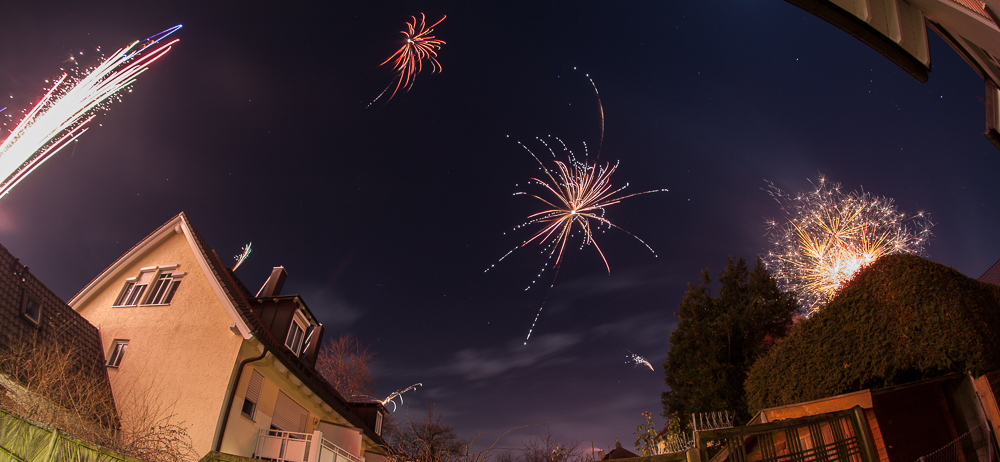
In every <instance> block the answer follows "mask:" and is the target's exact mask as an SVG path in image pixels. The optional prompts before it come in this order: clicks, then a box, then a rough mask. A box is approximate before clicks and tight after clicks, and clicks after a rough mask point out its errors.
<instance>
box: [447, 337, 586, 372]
mask: <svg viewBox="0 0 1000 462" xmlns="http://www.w3.org/2000/svg"><path fill="white" fill-rule="evenodd" d="M581 341H583V335H582V334H579V333H560V334H547V335H541V336H538V337H536V338H534V339H532V341H531V345H528V346H525V345H524V344H523V342H521V341H512V342H510V343H508V344H507V346H505V347H502V348H485V349H480V350H476V349H472V348H468V349H465V350H461V351H459V352H458V353H456V354H455V360H454V362H453V363H452V364H450V365H447V366H444V367H443V368H442V372H445V373H449V374H454V375H459V376H462V377H464V378H465V379H466V380H483V379H488V378H493V377H497V376H499V375H502V374H504V373H507V372H509V371H511V370H514V369H521V368H527V367H530V366H534V365H538V364H558V363H562V362H565V361H567V360H568V358H564V357H560V355H561V354H562V353H564V352H566V351H567V350H568V349H569V348H570V347H572V346H574V345H576V344H578V343H580V342H581Z"/></svg>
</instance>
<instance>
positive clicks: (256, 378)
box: [246, 371, 264, 404]
mask: <svg viewBox="0 0 1000 462" xmlns="http://www.w3.org/2000/svg"><path fill="white" fill-rule="evenodd" d="M263 387H264V376H262V375H260V372H257V371H253V372H252V373H251V374H250V383H249V384H247V393H246V399H248V400H250V401H252V402H253V403H254V404H257V403H258V402H259V401H258V400H259V399H260V389H261V388H263Z"/></svg>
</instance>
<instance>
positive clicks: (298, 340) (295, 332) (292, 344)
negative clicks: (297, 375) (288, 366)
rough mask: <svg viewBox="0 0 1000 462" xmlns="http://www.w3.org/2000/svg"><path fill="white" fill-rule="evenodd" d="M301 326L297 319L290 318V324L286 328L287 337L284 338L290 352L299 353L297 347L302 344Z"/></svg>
mask: <svg viewBox="0 0 1000 462" xmlns="http://www.w3.org/2000/svg"><path fill="white" fill-rule="evenodd" d="M302 332H303V331H302V326H300V325H299V321H298V320H292V326H291V327H289V328H288V337H287V338H286V339H285V346H286V347H288V349H289V350H292V353H295V354H299V347H300V346H302Z"/></svg>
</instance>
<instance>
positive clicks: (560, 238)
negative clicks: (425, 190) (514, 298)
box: [486, 137, 667, 342]
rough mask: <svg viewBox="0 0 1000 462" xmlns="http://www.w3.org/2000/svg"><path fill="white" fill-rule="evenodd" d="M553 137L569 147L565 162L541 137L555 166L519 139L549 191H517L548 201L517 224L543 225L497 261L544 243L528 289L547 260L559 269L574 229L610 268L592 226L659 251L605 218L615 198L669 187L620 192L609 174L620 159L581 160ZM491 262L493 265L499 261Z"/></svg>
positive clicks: (534, 180) (535, 180) (536, 181)
mask: <svg viewBox="0 0 1000 462" xmlns="http://www.w3.org/2000/svg"><path fill="white" fill-rule="evenodd" d="M552 138H553V139H555V140H556V141H557V142H558V143H559V145H561V146H562V150H563V151H564V152H565V153H566V157H567V160H566V161H565V162H563V161H561V160H558V159H557V156H556V153H555V150H553V149H552V146H550V145H549V143H546V142H545V140H543V139H541V138H537V139H538V141H540V142H541V143H542V145H544V146H545V148H546V149H547V150H548V151H549V153H550V154H552V157H553V159H554V160H553V162H554V164H555V168H551V169H550V168H548V167H546V166H545V163H543V162H542V160H541V159H539V158H538V156H537V155H535V153H534V152H532V151H531V149H529V148H528V147H527V146H525V145H524V144H522V143H520V142H519V143H518V145H520V146H521V147H523V148H524V149H525V150H526V151H528V153H529V154H530V155H531V157H532V158H534V159H535V161H536V162H538V165H539V167H540V169H541V170H542V172H544V176H541V177H535V178H531V183H533V184H536V185H538V186H541V187H542V188H543V189H544V190H545V191H546V192H547V193H548V194H547V195H548V196H551V197H549V198H545V197H542V196H539V195H536V194H530V193H526V192H519V193H515V194H516V195H522V194H523V195H529V196H531V197H534V198H535V199H538V200H539V201H541V202H542V203H543V204H545V206H546V207H547V208H545V209H544V210H542V211H540V212H537V213H534V214H531V215H529V216H528V218H527V221H526V222H524V223H522V224H521V225H519V226H517V227H515V230H516V229H520V228H523V227H527V226H531V225H535V224H540V225H542V229H541V230H540V231H538V232H537V233H535V234H534V235H533V236H532V237H530V238H528V239H527V240H525V241H524V242H522V243H521V244H520V245H518V246H517V247H515V248H513V249H511V250H510V251H509V252H507V254H505V255H504V256H503V257H501V258H500V260H499V261H497V263H499V262H500V261H503V259H505V258H507V257H508V256H509V255H510V254H511V253H513V252H514V251H515V250H517V249H519V248H522V247H525V246H527V245H528V244H530V243H532V242H535V243H536V244H539V245H541V246H542V247H543V250H542V252H543V253H545V254H547V256H548V260H549V261H547V262H546V263H545V264H544V265H542V268H541V270H539V272H538V275H537V276H536V278H535V280H533V281H532V282H531V284H529V285H528V287H526V288H525V289H524V290H528V289H530V288H531V287H532V285H534V284H535V283H536V282H537V281H538V279H539V278H540V277H541V276H542V274H543V273H544V272H545V270H546V269H547V268H548V266H549V262H550V261H551V260H552V259H553V258H554V259H555V261H554V262H553V263H552V267H553V268H554V269H555V270H556V271H558V268H559V266H560V264H561V263H562V261H563V254H564V252H565V251H566V245H567V243H568V242H569V240H570V238H571V237H572V236H573V235H574V231H576V230H577V229H579V231H580V234H581V237H582V239H581V243H580V247H584V246H588V245H593V246H594V249H596V250H597V253H598V254H599V255H600V256H601V260H602V261H603V262H604V267H605V268H606V269H607V271H608V273H611V266H610V265H609V264H608V259H607V258H606V257H605V255H604V252H603V251H602V250H601V248H600V246H599V245H597V241H596V240H594V232H595V231H596V230H597V229H598V228H600V227H602V226H605V227H607V228H609V229H610V228H615V229H619V230H621V231H623V232H625V233H626V234H628V235H630V236H632V237H633V238H635V239H636V240H637V241H639V242H641V243H642V245H644V246H646V248H647V249H649V251H650V252H652V253H653V255H654V256H655V255H656V252H654V251H653V248H652V247H650V246H649V244H646V242H645V241H643V240H642V239H640V238H639V237H638V236H636V235H634V234H632V233H629V232H628V231H626V230H624V229H622V228H621V227H619V226H618V225H615V224H614V223H612V222H611V221H609V220H608V219H607V218H605V210H606V208H607V207H609V206H612V205H614V204H617V203H619V202H621V201H623V200H625V199H628V198H630V197H634V196H639V195H642V194H649V193H653V192H659V191H667V190H666V189H655V190H651V191H643V192H639V193H634V194H627V195H622V194H620V193H622V191H624V190H625V188H627V187H628V183H626V184H625V186H622V187H620V188H614V186H613V185H612V184H611V175H612V174H614V172H615V170H616V169H617V168H618V164H617V163H615V164H614V165H611V164H604V165H601V164H598V163H589V162H586V161H581V160H579V159H577V158H576V156H575V155H574V154H573V151H571V150H570V149H569V148H568V147H567V146H566V143H564V142H563V141H562V140H561V139H559V138H557V137H552ZM584 150H585V153H586V143H584ZM493 266H495V264H494V265H493ZM491 268H492V266H491ZM486 271H489V268H487V269H486ZM554 284H555V279H554V277H553V285H554ZM551 287H552V286H550V287H549V288H550V289H551ZM542 306H543V307H544V302H543V303H542ZM541 312H542V308H539V309H538V313H536V315H535V320H534V322H532V324H531V329H529V330H528V337H527V338H526V339H525V342H527V340H528V339H530V338H531V333H532V332H533V331H534V329H535V324H536V323H537V322H538V317H539V316H540V315H541Z"/></svg>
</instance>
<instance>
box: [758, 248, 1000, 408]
mask: <svg viewBox="0 0 1000 462" xmlns="http://www.w3.org/2000/svg"><path fill="white" fill-rule="evenodd" d="M996 369H1000V286H995V285H992V284H988V283H984V282H980V281H977V280H975V279H972V278H969V277H967V276H965V275H963V274H962V273H959V272H958V271H956V270H954V269H952V268H949V267H946V266H944V265H941V264H938V263H934V262H931V261H929V260H926V259H924V258H920V257H917V256H913V255H892V256H886V257H883V258H881V259H879V260H878V261H876V262H875V263H873V264H872V265H870V266H868V267H867V268H865V269H863V270H861V271H859V272H858V274H857V275H856V276H855V278H854V280H853V281H851V282H850V283H849V284H848V285H846V286H845V287H844V288H843V289H841V291H840V293H839V294H837V296H836V297H834V299H833V300H831V301H830V303H829V304H828V305H827V306H826V307H824V308H823V309H822V310H821V311H820V312H819V313H817V314H815V315H813V317H811V318H809V319H806V320H803V321H801V322H800V323H799V324H798V325H797V326H795V327H794V328H793V329H792V331H791V333H790V334H789V336H788V337H786V338H784V339H781V340H780V341H778V342H777V343H776V344H775V345H774V346H773V347H772V348H771V350H770V351H769V352H768V353H767V354H766V355H764V356H763V357H761V358H760V359H759V360H758V361H757V362H756V363H755V364H754V365H753V366H752V367H751V368H750V373H749V375H748V377H747V380H746V383H745V387H746V392H747V400H748V403H749V405H750V409H751V411H752V412H756V411H758V410H760V409H763V408H768V407H774V406H782V405H786V404H793V403H798V402H803V401H810V400H814V399H819V398H824V397H828V396H835V395H838V394H842V393H848V392H852V391H858V390H863V389H867V388H881V387H886V386H891V385H898V384H901V383H908V382H914V381H918V380H922V379H925V378H930V377H936V376H940V375H944V374H946V373H949V372H952V371H956V372H965V371H971V372H973V373H976V374H980V373H984V372H988V371H992V370H996Z"/></svg>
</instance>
